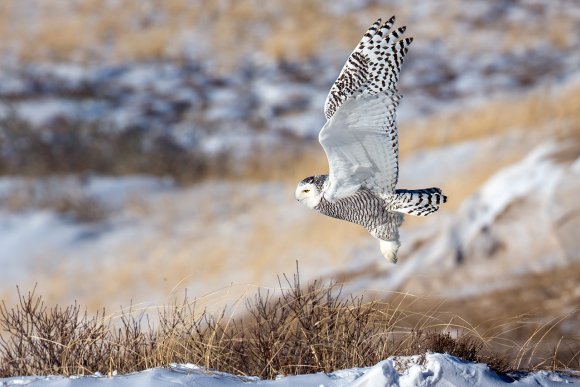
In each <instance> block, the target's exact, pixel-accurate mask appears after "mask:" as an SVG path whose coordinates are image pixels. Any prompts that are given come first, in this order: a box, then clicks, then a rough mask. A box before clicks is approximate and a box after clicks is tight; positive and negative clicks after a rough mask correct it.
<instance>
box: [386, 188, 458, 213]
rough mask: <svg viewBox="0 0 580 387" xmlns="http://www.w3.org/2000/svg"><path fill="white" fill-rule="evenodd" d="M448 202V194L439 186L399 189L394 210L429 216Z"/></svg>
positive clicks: (396, 193) (396, 192)
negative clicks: (444, 193)
mask: <svg viewBox="0 0 580 387" xmlns="http://www.w3.org/2000/svg"><path fill="white" fill-rule="evenodd" d="M445 202H447V196H445V195H443V192H441V190H440V189H439V188H425V189H398V190H396V191H395V200H394V203H393V207H391V208H392V210H394V211H397V212H402V213H404V214H409V215H415V216H427V215H429V214H430V213H432V212H435V211H437V210H438V209H439V205H441V204H443V203H445Z"/></svg>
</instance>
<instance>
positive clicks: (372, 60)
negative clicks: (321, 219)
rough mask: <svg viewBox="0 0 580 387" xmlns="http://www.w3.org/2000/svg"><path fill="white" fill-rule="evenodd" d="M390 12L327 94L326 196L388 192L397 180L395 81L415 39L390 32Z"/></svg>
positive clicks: (370, 32) (322, 138) (401, 30)
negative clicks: (387, 18) (361, 192)
mask: <svg viewBox="0 0 580 387" xmlns="http://www.w3.org/2000/svg"><path fill="white" fill-rule="evenodd" d="M393 23H394V17H392V18H391V19H390V20H389V21H387V22H386V23H385V24H383V25H381V19H379V20H377V22H375V23H374V24H373V25H372V27H371V28H370V29H369V30H368V31H367V33H366V34H365V35H364V36H363V38H362V40H361V41H360V43H359V44H358V45H357V47H356V48H355V50H354V51H353V53H352V54H351V55H350V57H349V58H348V61H347V62H346V64H345V65H344V67H343V69H342V71H341V73H340V75H339V77H338V79H337V80H336V82H335V83H334V85H333V86H332V88H331V90H330V93H329V94H328V97H327V99H326V104H325V115H326V117H327V119H328V120H327V122H326V124H325V125H324V127H323V128H322V130H321V131H320V135H319V141H320V143H321V144H322V147H323V148H324V151H325V152H326V156H327V157H328V163H329V169H330V172H329V181H330V185H329V187H328V188H327V190H326V193H325V197H326V199H327V200H330V201H336V200H337V199H340V198H343V197H346V196H349V195H351V194H353V193H354V192H356V191H357V190H358V189H359V188H360V187H365V188H367V189H370V190H372V191H375V192H379V193H390V192H393V191H394V189H395V185H396V184H397V179H398V173H399V166H398V153H399V150H398V134H397V126H396V122H395V115H396V114H395V113H396V109H397V106H398V104H399V101H400V100H401V96H400V95H398V93H397V87H396V84H397V80H398V78H399V72H400V69H401V65H402V63H403V58H404V56H405V54H406V53H407V51H408V49H407V46H408V45H409V44H410V43H411V42H412V41H413V39H412V38H406V39H401V40H398V41H397V39H398V38H399V37H400V36H401V35H402V34H403V33H404V31H405V27H400V28H398V29H396V30H394V31H392V32H391V33H389V34H387V32H388V31H389V30H390V29H391V27H392V26H393Z"/></svg>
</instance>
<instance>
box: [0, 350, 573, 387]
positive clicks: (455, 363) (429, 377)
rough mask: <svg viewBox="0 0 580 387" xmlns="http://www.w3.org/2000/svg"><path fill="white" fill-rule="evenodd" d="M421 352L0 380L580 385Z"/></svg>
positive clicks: (226, 385) (378, 386)
mask: <svg viewBox="0 0 580 387" xmlns="http://www.w3.org/2000/svg"><path fill="white" fill-rule="evenodd" d="M420 363H421V362H420V357H419V356H412V357H397V358H389V359H387V360H385V361H382V362H380V363H378V364H376V365H375V366H373V367H369V368H353V369H349V370H342V371H336V372H333V373H331V374H324V373H318V374H312V375H297V376H287V377H280V378H278V379H276V380H260V379H258V378H255V377H238V376H234V375H230V374H226V373H222V372H212V371H208V370H206V369H204V368H201V367H197V366H195V365H192V364H172V365H171V367H170V368H169V369H165V368H155V369H150V370H146V371H143V372H137V373H134V374H130V375H123V376H113V377H105V376H101V375H95V376H86V377H71V378H64V377H59V376H50V377H36V376H28V377H16V378H7V379H0V385H25V384H31V383H34V384H35V385H45V386H54V387H59V386H86V385H95V384H106V385H108V386H115V387H122V386H148V385H151V386H174V385H182V386H205V387H212V386H222V387H233V386H244V385H256V386H276V387H294V386H328V387H330V386H346V385H349V386H357V387H362V386H365V387H386V386H389V387H391V386H423V387H429V386H504V385H506V386H507V385H511V386H558V385H564V384H566V385H578V386H580V379H578V378H575V377H572V376H568V375H562V374H557V373H553V372H546V371H541V372H534V373H528V374H524V373H522V374H513V375H507V376H500V375H498V374H496V373H495V372H493V371H491V370H490V369H489V367H488V366H487V365H485V364H475V363H468V362H465V361H463V360H461V359H458V358H455V357H453V356H450V355H443V354H437V353H434V354H428V355H426V357H425V361H424V364H420Z"/></svg>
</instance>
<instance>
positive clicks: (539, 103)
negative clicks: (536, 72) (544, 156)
mask: <svg viewBox="0 0 580 387" xmlns="http://www.w3.org/2000/svg"><path fill="white" fill-rule="evenodd" d="M578 106H580V86H578V85H574V86H570V87H567V88H564V89H563V90H558V91H555V90H550V89H548V88H547V89H544V90H541V91H535V92H532V93H530V94H529V95H524V96H507V97H502V98H501V99H497V100H491V101H489V102H487V103H485V104H483V105H481V106H479V107H475V108H472V109H465V108H462V109H461V110H460V111H457V112H453V113H449V114H441V115H439V116H436V117H430V118H429V119H427V120H425V119H422V120H420V121H417V122H411V123H410V124H409V125H407V126H406V127H404V128H402V131H401V132H402V133H401V144H400V149H401V153H402V154H406V153H411V152H412V151H415V150H417V149H423V148H436V147H440V146H444V145H451V144H456V143H460V142H464V141H471V140H478V139H483V138H487V137H490V136H495V135H500V134H505V133H506V132H508V131H510V130H514V129H524V130H526V131H533V132H535V133H538V132H539V133H542V132H544V133H545V134H546V135H550V136H554V137H556V138H566V137H568V136H575V137H577V136H580V125H579V124H578V122H580V110H579V109H578Z"/></svg>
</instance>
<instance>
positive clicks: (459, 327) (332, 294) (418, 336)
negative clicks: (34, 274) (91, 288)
mask: <svg viewBox="0 0 580 387" xmlns="http://www.w3.org/2000/svg"><path fill="white" fill-rule="evenodd" d="M419 305H422V306H420V307H419ZM441 308H442V304H440V303H437V302H434V301H432V300H431V301H429V300H425V299H422V300H421V299H418V298H416V297H413V296H409V295H399V296H398V297H396V298H394V299H392V300H391V301H389V302H381V301H365V300H364V299H363V298H362V297H358V296H353V295H343V294H341V288H340V286H337V285H335V284H332V283H330V284H323V283H321V282H318V281H314V282H313V283H310V284H308V285H307V286H303V285H302V284H301V283H300V278H299V276H298V275H297V274H296V275H294V278H293V279H289V278H287V277H286V276H284V277H283V278H282V279H281V280H280V285H279V289H278V290H277V291H273V290H259V291H258V292H257V293H255V294H254V295H253V296H250V297H246V298H240V299H238V301H237V303H236V304H235V305H233V306H232V307H224V308H223V309H219V310H218V311H217V312H209V311H208V310H207V309H206V308H204V307H200V305H199V304H198V302H197V301H196V300H193V301H192V300H190V299H188V297H187V295H186V296H185V298H184V299H183V300H182V301H174V302H173V303H172V304H170V305H168V306H164V307H160V308H159V309H157V311H155V310H148V311H139V310H136V309H135V308H129V309H125V310H122V311H121V313H120V314H119V315H117V316H108V315H106V313H105V311H104V310H102V311H100V312H97V313H95V314H87V313H86V312H83V311H82V308H81V307H80V306H79V305H78V304H76V303H75V304H74V305H70V306H68V307H65V308H61V307H58V306H54V307H50V306H48V305H46V303H45V302H44V301H43V299H42V297H40V296H37V295H36V294H35V293H34V292H31V293H28V294H25V295H22V294H21V295H20V297H19V303H18V304H17V305H15V306H14V307H12V308H9V307H7V305H6V304H4V303H2V305H0V329H1V332H2V335H1V336H0V377H8V376H16V375H29V374H40V375H43V374H64V375H73V374H91V373H94V372H97V371H98V372H101V373H103V374H111V373H112V372H113V371H118V372H121V373H126V372H132V371H138V370H142V369H145V368H150V367H158V366H166V365H168V364H169V363H172V362H176V363H185V362H190V363H195V364H198V365H202V366H204V367H207V368H209V369H217V370H221V371H226V372H230V373H233V374H237V375H257V376H260V377H263V378H274V377H276V376H278V375H289V374H304V373H314V372H320V371H323V372H330V371H333V370H336V369H342V368H351V367H362V366H369V365H372V364H375V363H377V362H378V361H380V360H382V359H386V358H387V357H389V356H399V355H423V354H425V353H427V352H440V353H449V354H452V355H454V356H458V357H461V358H464V359H466V360H468V361H476V362H486V363H488V364H489V365H490V366H491V367H492V368H493V369H494V370H496V371H498V372H506V371H509V370H514V369H518V370H523V369H534V370H538V369H551V370H563V369H578V366H579V365H580V364H579V363H578V355H579V354H580V347H579V346H578V345H577V344H578V341H577V340H576V341H575V343H576V346H575V347H574V346H571V345H570V343H571V342H570V340H569V339H570V338H569V337H561V338H560V340H559V341H558V342H557V343H556V344H557V345H556V346H554V347H550V344H549V342H548V341H547V340H546V337H547V335H548V334H549V333H550V331H552V330H554V329H555V328H556V327H559V326H561V325H564V324H563V322H564V320H565V318H559V319H558V318H555V319H552V320H550V321H547V322H542V321H533V320H531V319H530V318H527V317H526V316H518V317H515V318H512V319H504V320H503V321H499V320H495V323H494V326H493V328H489V329H487V330H485V329H483V327H481V326H475V325H473V324H471V323H470V321H469V320H466V319H464V318H461V317H459V316H457V315H452V314H449V313H443V312H442V311H441ZM242 309H243V310H245V312H244V311H242ZM234 312H237V314H236V313H234ZM516 330H518V332H519V333H523V334H525V336H520V337H518V338H514V335H513V332H514V331H516ZM573 342H574V341H572V343H573Z"/></svg>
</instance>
